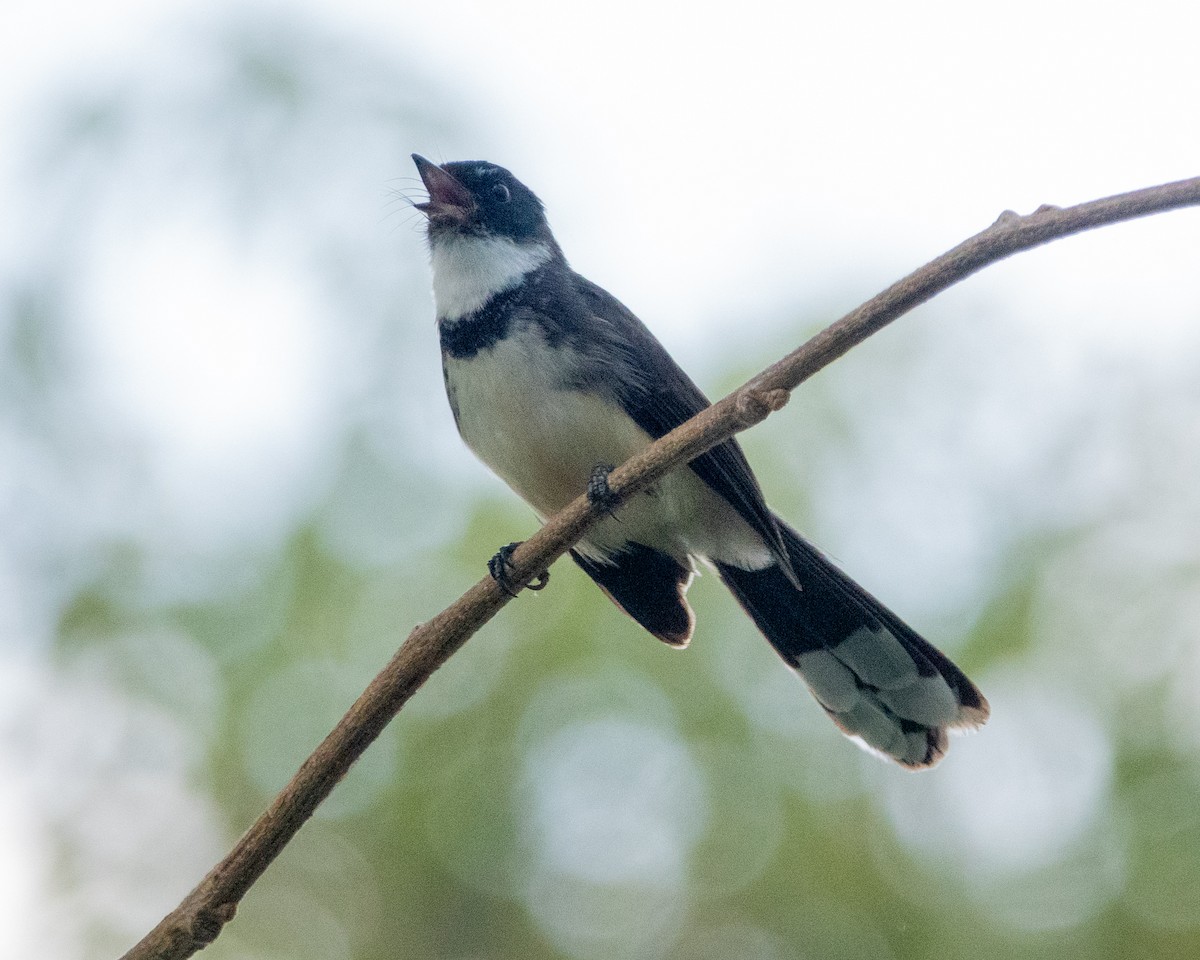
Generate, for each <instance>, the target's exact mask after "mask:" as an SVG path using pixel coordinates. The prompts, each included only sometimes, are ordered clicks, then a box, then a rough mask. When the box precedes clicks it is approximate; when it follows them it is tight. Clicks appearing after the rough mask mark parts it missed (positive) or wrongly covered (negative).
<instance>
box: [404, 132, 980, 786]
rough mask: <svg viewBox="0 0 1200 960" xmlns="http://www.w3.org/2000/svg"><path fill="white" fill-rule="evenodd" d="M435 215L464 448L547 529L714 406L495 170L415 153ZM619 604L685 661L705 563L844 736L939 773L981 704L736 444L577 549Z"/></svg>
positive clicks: (446, 337) (449, 387) (433, 250)
mask: <svg viewBox="0 0 1200 960" xmlns="http://www.w3.org/2000/svg"><path fill="white" fill-rule="evenodd" d="M413 159H414V161H415V162H416V164H417V168H418V170H419V172H420V174H421V178H422V180H423V181H424V183H425V186H426V188H427V189H428V190H429V201H428V202H427V203H422V204H418V205H417V207H418V209H420V210H422V211H423V212H424V213H425V214H426V216H427V217H428V219H429V224H428V236H429V245H430V254H431V261H432V266H433V290H434V300H435V305H436V310H437V322H438V328H439V331H440V336H441V346H442V360H443V369H444V373H445V381H446V391H447V394H448V396H449V400H450V406H451V408H452V410H453V412H454V419H455V422H456V423H457V424H458V429H459V432H460V433H461V435H462V437H463V439H464V440H465V441H466V443H467V445H468V446H469V447H470V448H471V449H472V450H473V451H474V452H475V453H476V455H477V456H478V457H479V458H480V459H481V460H483V462H484V463H486V464H487V465H488V466H489V467H491V469H492V470H493V471H495V472H496V474H498V475H499V476H500V477H501V478H502V479H503V480H504V481H505V482H507V483H508V485H509V486H510V487H512V489H513V490H514V491H516V493H517V494H519V495H520V496H521V497H522V498H523V499H524V500H525V501H526V502H527V503H529V504H530V506H532V507H533V509H534V510H535V511H536V512H537V513H538V515H539V516H541V517H543V518H544V517H548V516H550V515H551V514H553V513H555V512H556V511H558V510H560V509H561V508H562V507H564V506H566V505H567V504H568V503H569V502H570V501H571V500H573V499H574V498H575V497H577V496H579V494H581V493H583V492H584V490H585V489H586V488H587V485H588V482H589V479H590V478H592V477H593V474H594V472H595V470H596V468H597V467H598V466H602V465H616V464H620V463H623V462H624V461H625V460H627V459H628V458H629V457H630V456H632V455H633V454H635V453H637V452H638V451H640V450H641V449H643V448H644V447H645V446H646V445H647V444H649V443H650V442H651V441H652V440H654V439H657V438H658V437H661V436H662V435H664V434H665V433H667V432H668V431H670V430H671V429H673V428H674V427H676V426H678V425H679V424H681V423H683V422H684V421H685V420H687V419H689V418H690V417H692V416H693V415H694V414H696V413H698V412H699V411H700V410H702V409H704V408H705V407H706V406H708V400H707V399H706V398H705V396H704V394H703V393H701V391H700V390H699V388H698V387H697V386H696V385H695V384H694V383H693V382H692V381H691V379H690V378H689V377H688V375H687V374H686V373H684V372H683V370H682V369H680V367H679V366H678V365H677V364H676V363H675V361H674V360H672V359H671V357H670V355H669V354H668V353H667V352H666V350H665V349H664V348H663V346H662V345H661V344H660V343H659V342H658V340H656V339H655V338H654V336H653V334H651V333H650V331H649V330H647V329H646V327H645V326H644V325H643V324H642V323H641V321H640V320H638V318H637V317H635V316H634V315H633V314H632V313H631V312H630V311H629V310H628V309H626V308H625V307H624V306H623V305H622V304H621V303H620V302H619V301H617V300H616V299H615V298H614V297H612V296H611V295H610V294H608V293H607V292H605V291H604V290H602V289H601V288H600V287H598V286H596V285H595V284H593V283H591V282H589V281H588V280H585V279H584V278H583V277H581V276H580V275H579V274H577V273H575V272H574V271H573V270H572V269H571V268H570V266H569V265H568V264H567V261H566V259H565V258H564V256H563V254H562V251H561V249H560V248H559V246H558V243H557V242H556V241H555V239H554V236H553V234H552V233H551V232H550V227H549V224H548V223H547V220H546V217H545V214H544V211H543V208H542V204H541V201H539V200H538V198H537V197H536V196H535V195H534V194H533V193H532V192H531V191H530V190H529V189H528V188H527V187H526V186H525V185H524V184H522V183H521V182H520V181H518V180H517V179H516V178H515V177H513V175H512V174H511V173H509V172H508V171H507V170H505V169H504V168H502V167H498V166H496V165H494V164H491V163H485V162H483V161H460V162H455V163H447V164H443V165H441V166H438V165H435V164H433V163H431V162H430V161H428V160H425V159H424V158H422V157H419V156H416V155H414V157H413ZM571 556H572V557H573V558H574V559H575V561H576V563H578V564H579V566H580V567H581V568H582V569H583V570H584V571H585V572H586V573H587V574H588V575H589V576H590V577H591V578H592V579H593V580H594V581H595V582H596V583H597V584H598V585H599V586H600V587H601V589H603V590H604V592H605V593H606V594H608V596H609V597H610V598H611V599H612V600H613V602H614V603H616V604H617V606H619V607H620V608H621V609H623V610H624V611H625V612H626V613H628V614H629V615H630V616H631V617H633V619H634V620H636V621H637V622H638V623H639V624H641V625H642V626H643V627H645V628H646V629H647V630H648V631H649V632H650V633H652V634H654V635H655V636H656V637H658V638H659V639H661V640H663V641H665V642H667V643H669V644H671V645H673V646H677V647H682V646H686V645H687V643H688V641H689V640H690V639H691V636H692V631H693V629H694V626H695V618H694V616H693V614H692V610H691V608H690V607H689V605H688V603H687V599H686V593H687V589H688V586H689V584H690V583H691V579H692V575H693V570H694V562H695V561H696V560H697V559H699V560H703V561H706V562H707V563H709V564H711V565H712V566H713V567H714V568H715V569H716V571H717V573H718V575H719V576H720V578H721V579H722V580H723V581H724V583H725V584H726V585H727V586H728V587H729V589H730V590H731V591H732V593H733V594H734V596H735V597H736V598H737V599H738V601H739V602H740V603H741V605H742V606H743V608H744V609H745V610H746V612H747V613H749V615H750V616H751V618H752V619H753V620H754V622H755V624H756V625H757V626H758V628H759V629H760V630H761V631H762V633H763V634H764V635H765V636H766V638H767V639H768V640H769V641H770V642H771V644H772V646H774V648H775V649H776V651H778V653H779V655H780V656H781V657H782V658H783V659H784V660H785V661H786V662H787V663H788V664H789V665H790V666H792V667H793V668H795V669H796V671H797V672H798V673H799V674H800V676H801V677H802V678H803V679H804V680H805V682H806V683H807V684H808V687H809V689H810V690H811V691H812V693H813V695H814V696H815V697H816V698H817V700H818V702H819V703H820V704H821V706H822V707H823V708H824V709H825V711H826V712H827V713H828V714H829V715H830V717H831V718H832V719H833V720H834V722H835V723H836V724H837V725H838V726H839V727H841V729H842V730H843V731H845V733H846V734H848V735H849V736H851V737H854V738H856V739H857V740H858V741H859V742H860V743H862V744H863V745H864V746H866V747H868V748H869V749H871V750H872V751H874V752H876V753H878V754H880V755H882V756H885V757H888V758H890V759H892V760H895V761H896V762H897V763H900V764H902V765H904V766H907V767H928V766H932V765H933V764H935V763H937V761H938V760H939V759H940V758H941V757H942V755H943V754H944V753H945V751H946V746H947V732H948V731H950V730H954V729H961V728H970V727H976V726H978V725H980V724H982V723H983V722H984V721H985V720H986V719H987V716H988V704H987V701H986V700H985V699H984V698H983V695H982V694H980V692H979V691H978V690H977V689H976V688H975V686H974V685H973V684H972V683H971V681H970V680H968V679H967V678H966V676H964V674H963V673H962V672H961V671H960V670H959V669H958V668H957V667H956V666H955V665H954V664H953V663H951V662H950V660H949V659H947V658H946V657H945V656H944V655H943V654H941V653H940V652H939V651H938V650H936V649H935V648H934V647H933V646H931V645H930V644H929V643H927V642H926V641H925V640H923V639H922V638H921V637H920V636H918V635H917V634H916V633H915V632H914V631H913V630H912V629H910V628H909V627H908V626H907V625H905V624H904V623H903V622H902V621H901V620H900V619H899V618H898V617H897V616H896V615H895V614H893V613H892V612H891V611H890V610H888V609H887V608H886V607H884V606H883V605H882V604H881V603H879V601H877V600H876V599H875V598H874V597H872V596H871V595H870V594H868V593H867V592H866V591H865V590H864V589H863V588H862V587H860V586H859V585H858V584H857V583H855V582H854V581H853V580H851V579H850V578H849V577H848V576H846V574H844V573H842V571H841V570H839V569H838V568H837V567H836V566H834V565H833V564H832V563H831V562H830V561H829V560H827V559H826V558H825V557H824V556H822V555H821V553H820V552H819V551H818V550H817V549H816V548H815V547H813V546H812V545H811V544H810V543H808V541H806V540H805V539H804V538H803V537H801V536H800V535H799V534H798V533H796V532H795V531H794V530H792V529H791V527H789V526H788V525H787V524H786V523H784V522H783V521H782V520H781V519H780V518H778V517H777V516H775V514H773V513H772V512H771V511H770V509H769V508H768V507H767V505H766V503H765V501H764V499H763V495H762V491H761V490H760V489H759V485H758V481H757V480H756V478H755V476H754V474H753V472H752V471H751V469H750V465H749V464H748V463H747V461H746V457H745V455H744V454H743V453H742V450H741V447H740V446H739V445H738V444H737V443H736V441H733V440H728V441H726V442H725V443H722V444H720V445H718V446H717V447H714V448H713V449H712V450H710V451H709V452H708V453H706V454H703V455H702V456H700V457H698V458H697V459H695V460H694V461H692V462H691V463H690V464H689V465H688V466H687V467H682V468H679V469H677V470H675V471H673V472H671V473H669V474H668V475H667V476H665V477H664V478H662V479H661V480H660V481H659V482H658V483H657V484H655V485H654V486H653V487H652V488H651V489H650V490H648V491H646V492H645V493H642V494H639V495H636V496H635V497H634V498H633V500H631V501H629V502H628V503H626V504H624V505H622V506H621V507H619V508H618V510H617V512H616V514H615V515H614V516H613V517H609V518H605V519H603V520H601V521H600V522H599V523H598V524H596V526H594V527H593V528H592V529H591V531H590V532H589V533H588V534H587V536H586V537H585V538H584V539H583V540H582V541H581V542H580V543H579V544H578V545H577V546H576V548H575V549H574V550H573V551H572V552H571Z"/></svg>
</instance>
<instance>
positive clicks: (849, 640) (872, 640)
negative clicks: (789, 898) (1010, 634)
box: [716, 518, 988, 767]
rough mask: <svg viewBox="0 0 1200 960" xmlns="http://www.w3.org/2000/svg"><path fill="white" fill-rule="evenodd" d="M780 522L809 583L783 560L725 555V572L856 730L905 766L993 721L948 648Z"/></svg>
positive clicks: (929, 761) (769, 632)
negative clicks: (759, 562) (732, 562)
mask: <svg viewBox="0 0 1200 960" xmlns="http://www.w3.org/2000/svg"><path fill="white" fill-rule="evenodd" d="M777 519H778V518H777ZM778 523H779V528H780V531H781V532H782V533H783V539H784V545H785V546H786V547H787V551H788V556H789V557H790V559H791V561H792V567H793V569H794V570H795V572H796V576H797V579H798V580H799V582H800V584H801V588H800V589H799V590H797V588H796V587H795V586H794V585H793V583H792V582H791V581H790V580H789V579H788V577H787V576H786V575H785V574H784V572H783V571H782V570H781V569H780V568H779V567H778V566H770V567H766V568H765V569H762V570H742V569H740V568H738V567H731V566H729V565H727V564H720V563H718V564H717V565H716V566H717V571H718V573H719V574H720V576H721V579H722V580H724V581H725V584H726V586H728V587H729V589H730V590H732V591H733V594H734V596H736V597H737V598H738V601H739V602H740V603H741V605H742V606H743V607H744V608H745V610H746V612H747V613H749V614H750V616H751V617H752V618H753V619H754V622H755V623H756V624H757V625H758V628H759V630H761V631H762V632H763V635H764V636H765V637H766V638H767V639H768V640H769V641H771V645H772V646H773V647H774V648H775V649H776V650H777V651H778V652H779V655H780V656H781V657H783V659H784V660H785V661H786V662H787V663H788V664H790V665H791V666H792V667H794V668H795V669H796V671H797V672H798V673H799V674H800V676H801V677H802V678H803V679H804V682H805V683H807V684H808V688H809V689H810V690H811V691H812V693H813V696H815V697H816V698H817V700H818V701H819V702H820V704H821V706H822V707H824V708H825V712H826V713H828V714H829V716H830V717H831V718H833V722H834V723H836V724H837V725H838V726H839V727H841V728H842V730H843V731H844V732H845V733H846V734H847V736H850V737H852V738H854V739H857V740H858V741H859V742H861V743H862V744H863V745H864V746H865V747H867V748H868V749H870V750H872V751H873V752H876V753H878V754H880V755H882V756H885V757H887V758H890V759H892V760H895V761H896V762H897V763H899V764H901V765H903V766H906V767H931V766H933V765H934V764H935V763H937V762H938V761H939V760H940V759H941V758H942V756H943V755H944V754H945V752H946V748H947V736H946V734H947V732H948V731H949V730H952V729H955V728H970V727H977V726H979V725H980V724H982V723H984V722H985V721H986V720H987V718H988V702H987V700H985V699H984V697H983V694H981V693H980V692H979V690H977V689H976V687H975V685H974V684H973V683H972V682H971V681H970V680H968V679H967V677H966V675H965V674H964V673H963V672H962V671H961V670H959V669H958V667H956V666H955V665H954V664H953V663H951V662H950V659H949V658H948V657H946V656H945V655H944V654H942V653H941V652H940V651H939V650H937V649H936V648H934V647H933V646H932V645H931V644H929V643H928V642H926V641H925V640H923V639H922V638H921V637H919V636H918V635H917V634H916V633H915V632H914V631H913V630H912V629H911V628H910V627H908V626H907V625H906V624H905V623H904V622H903V621H902V620H900V618H899V617H897V616H896V615H895V614H894V613H892V612H891V611H890V610H888V609H887V607H885V606H884V605H883V604H881V603H880V602H879V601H878V600H876V599H875V598H874V597H872V596H871V595H870V594H869V593H867V592H866V591H865V590H864V589H863V588H862V587H860V586H859V585H858V584H857V583H855V582H854V581H853V580H851V579H850V578H849V577H848V576H846V575H845V574H844V573H842V571H841V570H839V569H838V568H837V567H835V566H834V565H833V564H832V563H831V562H830V561H829V560H827V559H825V557H824V556H822V555H821V553H820V551H818V550H817V548H816V547H814V546H813V545H812V544H810V543H809V542H808V541H807V540H805V539H804V538H803V537H802V536H800V534H798V533H796V531H794V530H793V529H792V528H791V527H789V526H788V525H787V524H785V523H784V522H783V521H782V520H779V521H778Z"/></svg>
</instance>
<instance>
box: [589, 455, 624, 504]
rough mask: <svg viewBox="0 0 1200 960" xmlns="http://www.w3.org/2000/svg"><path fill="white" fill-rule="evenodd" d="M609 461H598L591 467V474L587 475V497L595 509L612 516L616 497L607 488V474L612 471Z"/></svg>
mask: <svg viewBox="0 0 1200 960" xmlns="http://www.w3.org/2000/svg"><path fill="white" fill-rule="evenodd" d="M613 469H614V468H613V465H612V464H611V463H598V464H596V465H595V466H594V467H592V475H591V476H590V477H588V485H587V498H588V503H590V504H591V505H592V506H593V507H595V508H596V509H597V510H599V511H601V512H602V513H606V514H608V516H610V517H611V516H614V514H613V510H614V509H615V508H616V505H617V497H616V495H615V494H614V493H613V492H612V490H611V489H609V486H608V475H609V474H610V473H612V472H613Z"/></svg>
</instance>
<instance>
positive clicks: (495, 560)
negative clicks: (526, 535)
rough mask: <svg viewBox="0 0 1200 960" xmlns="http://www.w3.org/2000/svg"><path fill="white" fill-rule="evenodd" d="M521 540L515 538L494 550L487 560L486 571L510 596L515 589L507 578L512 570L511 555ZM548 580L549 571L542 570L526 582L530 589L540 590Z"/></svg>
mask: <svg viewBox="0 0 1200 960" xmlns="http://www.w3.org/2000/svg"><path fill="white" fill-rule="evenodd" d="M522 543H524V541H523V540H517V541H516V542H515V543H510V544H508V545H506V546H503V547H501V548H500V549H499V550H497V551H496V555H495V556H494V557H492V559H491V560H489V561H488V565H487V567H488V573H490V574H491V575H492V579H493V580H495V581H496V583H498V584H499V585H500V589H501V590H503V591H504V592H505V593H507V594H508V595H509V596H510V597H515V596H516V595H517V591H516V590H514V589H513V588H512V583H511V581H510V580H509V572H510V571H511V570H512V555H513V551H514V550H516V549H517V547H519V546H520V545H521V544H522ZM549 582H550V571H549V570H543V571H542V572H541V573H539V574H538V575H537V576H536V577H534V578H533V579H532V580H531V581H529V583H528V584H526V586H527V587H529V589H530V590H541V589H542V588H543V587H544V586H546V584H548V583H549Z"/></svg>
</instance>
